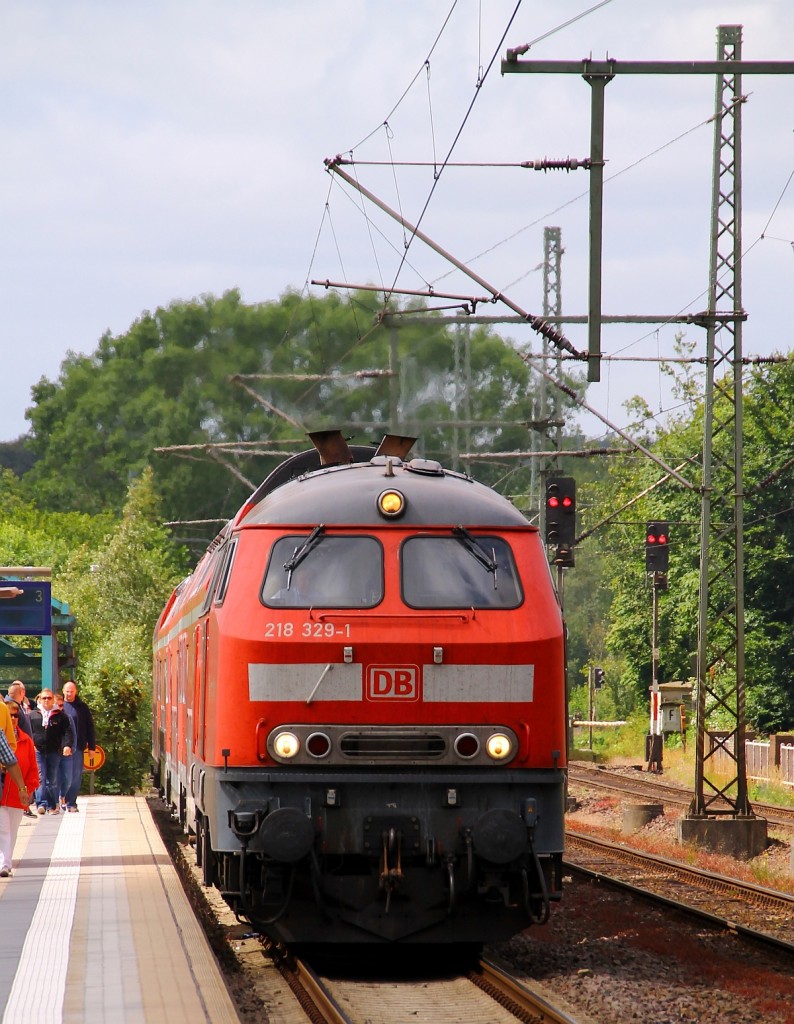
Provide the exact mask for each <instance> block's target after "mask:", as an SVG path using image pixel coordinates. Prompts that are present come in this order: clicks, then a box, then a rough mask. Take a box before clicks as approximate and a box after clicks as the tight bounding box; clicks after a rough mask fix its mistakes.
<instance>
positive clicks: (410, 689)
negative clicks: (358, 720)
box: [367, 665, 419, 700]
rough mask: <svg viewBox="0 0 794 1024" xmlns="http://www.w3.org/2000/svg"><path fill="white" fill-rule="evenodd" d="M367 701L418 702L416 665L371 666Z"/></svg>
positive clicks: (417, 670)
mask: <svg viewBox="0 0 794 1024" xmlns="http://www.w3.org/2000/svg"><path fill="white" fill-rule="evenodd" d="M367 700H419V669H418V668H417V667H416V665H371V666H370V668H369V670H368V671H367Z"/></svg>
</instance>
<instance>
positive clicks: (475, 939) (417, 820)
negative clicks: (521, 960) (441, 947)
mask: <svg viewBox="0 0 794 1024" xmlns="http://www.w3.org/2000/svg"><path fill="white" fill-rule="evenodd" d="M310 437H311V439H312V441H313V442H314V444H315V449H314V450H312V451H310V452H304V453H301V454H300V455H297V456H294V457H293V458H292V459H289V460H287V461H286V462H285V463H283V464H282V465H281V466H280V467H279V468H278V469H276V470H275V471H274V472H273V473H272V474H271V475H270V477H268V478H267V480H266V481H265V482H264V483H263V484H262V485H261V487H260V488H259V489H258V490H257V491H256V492H255V493H254V494H253V495H252V497H251V499H249V501H248V502H247V503H246V505H244V506H243V508H242V509H241V510H240V512H239V513H238V514H237V516H236V517H235V519H234V520H232V521H231V522H230V523H229V524H228V525H227V526H226V527H225V528H224V530H223V531H222V532H221V533H220V534H219V535H218V537H217V538H216V539H215V541H213V543H212V545H211V546H210V548H209V549H208V551H207V552H206V554H205V555H204V557H203V558H202V559H201V561H200V562H199V564H198V566H197V568H196V571H195V572H194V573H193V575H192V576H190V577H188V579H187V580H185V581H184V582H183V583H182V584H180V586H179V587H178V588H177V589H176V591H175V592H174V593H173V594H172V596H171V598H170V599H169V602H168V604H167V605H166V607H165V609H164V610H163V612H162V614H161V616H160V620H159V622H158V625H157V629H156V632H155V658H154V720H153V751H154V759H155V763H156V766H157V772H158V777H159V780H160V784H161V788H162V790H163V791H164V794H165V796H166V798H167V799H168V801H169V802H170V803H171V804H172V806H173V807H174V810H175V813H178V814H179V816H180V819H181V820H182V822H183V824H184V826H185V827H186V828H187V829H189V830H190V831H191V832H195V835H196V844H197V854H198V858H199V862H200V864H201V866H202V869H203V872H204V878H205V881H206V882H207V883H208V884H215V885H217V886H218V887H219V888H220V890H221V891H222V893H223V894H224V896H225V897H226V899H227V900H228V901H229V903H230V904H231V905H232V906H233V907H234V908H235V909H236V910H237V912H238V913H239V914H240V915H241V916H243V917H245V918H247V919H248V920H250V921H251V922H252V924H253V925H254V926H255V927H257V928H259V929H260V930H262V931H263V932H266V933H268V934H269V935H271V936H272V937H273V938H275V939H278V940H281V941H285V942H293V943H294V942H310V943H329V942H359V943H364V942H402V943H452V942H465V943H480V942H490V941H498V940H500V939H503V938H505V937H507V936H509V935H511V934H513V933H514V932H516V931H517V930H520V929H522V928H524V927H526V925H528V924H529V923H531V922H532V921H543V920H545V919H546V917H547V916H548V912H549V904H550V902H551V901H553V900H555V899H557V898H559V895H560V891H561V856H562V849H563V802H564V777H565V753H566V738H565V680H564V641H563V622H562V617H561V613H560V608H559V603H558V601H557V598H556V594H555V592H554V588H553V584H552V581H551V576H550V573H549V569H548V564H547V561H546V558H545V552H544V549H543V545H542V542H541V539H540V536H539V534H538V531H537V529H536V528H535V527H533V526H530V525H529V524H528V523H527V521H526V520H525V519H524V517H523V516H522V515H521V514H520V513H519V512H518V511H517V510H516V509H515V508H514V507H513V506H512V505H511V504H510V502H509V501H507V500H506V499H504V498H502V497H500V496H499V495H497V494H496V493H495V492H494V491H492V490H491V489H490V488H488V487H485V486H484V485H482V484H479V483H477V482H475V481H474V480H472V479H471V478H470V477H468V476H465V475H463V474H460V473H455V472H450V471H448V470H444V469H442V467H441V466H440V465H439V464H438V463H436V462H433V461H430V460H424V459H416V458H414V459H410V460H408V459H407V456H408V454H409V451H410V445H411V443H412V441H413V439H406V438H398V437H395V436H392V435H389V436H387V437H386V438H384V441H383V442H382V444H381V445H380V447H379V448H378V449H377V450H375V449H374V448H370V447H367V446H351V447H350V448H348V446H347V444H346V442H345V441H344V439H343V437H342V435H341V434H340V433H339V432H336V431H328V432H322V433H317V434H312V435H310Z"/></svg>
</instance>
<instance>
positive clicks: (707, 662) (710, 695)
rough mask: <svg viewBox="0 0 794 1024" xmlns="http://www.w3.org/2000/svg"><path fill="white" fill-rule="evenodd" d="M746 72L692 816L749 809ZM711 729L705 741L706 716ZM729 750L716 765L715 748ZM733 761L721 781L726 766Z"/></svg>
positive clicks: (710, 336)
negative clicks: (714, 727)
mask: <svg viewBox="0 0 794 1024" xmlns="http://www.w3.org/2000/svg"><path fill="white" fill-rule="evenodd" d="M741 45H742V29H741V25H720V26H719V28H718V30H717V47H718V53H717V59H718V60H726V61H730V60H735V61H741ZM742 103H743V98H742V94H741V75H740V74H738V73H737V74H731V73H730V72H728V73H724V74H721V75H718V76H717V85H716V103H715V118H714V171H713V182H712V211H711V252H710V263H709V305H708V310H707V312H706V315H705V316H704V318H703V322H704V323H705V326H706V332H707V333H706V356H707V378H706V394H705V426H704V441H703V475H702V485H703V490H702V498H701V535H700V542H701V556H700V557H701V562H700V595H699V608H698V649H697V679H698V693H697V738H696V743H697V746H696V763H695V792H694V797H693V800H692V805H691V807H690V815H695V816H699V817H713V816H714V817H716V816H726V815H728V816H734V817H736V816H740V815H741V816H752V815H753V810H752V807H751V805H750V803H749V801H748V797H747V777H746V764H745V746H744V744H745V675H744V673H745V667H744V548H743V541H742V531H743V515H744V510H743V485H742V476H743V473H742V323H743V321H744V320H745V312H744V310H743V308H742V287H741V281H742V265H741V252H742V211H741V191H742V181H741V137H742V136H741V112H742ZM710 718H713V719H716V720H717V721H718V722H719V724H720V725H721V726H723V727H724V728H723V729H721V730H720V731H719V732H717V733H716V734H715V733H712V735H713V736H715V737H716V739H715V742H714V745H713V746H712V747H710V749H708V750H707V749H706V724H707V721H708V720H709V719H710ZM720 751H724V752H725V754H726V755H727V762H726V758H720V762H721V764H720V765H719V767H720V768H721V769H722V771H721V772H719V773H718V772H717V770H716V769H717V766H718V765H717V756H716V755H717V753H718V752H720ZM726 763H728V764H729V765H730V766H731V771H730V778H729V779H728V781H726V780H725V772H724V766H725V764H726Z"/></svg>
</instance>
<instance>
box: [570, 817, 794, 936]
mask: <svg viewBox="0 0 794 1024" xmlns="http://www.w3.org/2000/svg"><path fill="white" fill-rule="evenodd" d="M565 864H566V867H567V868H568V869H570V870H574V871H578V872H580V873H582V874H587V875H589V876H590V877H592V878H596V879H598V880H603V881H606V882H608V883H609V884H613V885H618V886H620V887H622V888H625V889H629V890H631V891H634V892H638V893H640V894H641V895H643V896H645V897H649V898H652V899H653V900H655V901H657V902H662V903H665V904H666V905H668V906H672V907H675V908H676V909H680V910H682V911H683V912H685V913H688V914H696V915H697V916H699V917H701V918H703V919H706V920H708V921H709V922H710V923H712V924H715V925H717V926H721V927H724V928H726V929H729V930H730V931H732V932H736V933H737V934H740V935H742V936H744V937H745V938H748V939H751V940H752V941H754V942H759V943H763V944H765V945H770V946H775V947H777V948H779V949H781V950H783V951H784V952H787V953H792V954H794V896H789V895H788V894H787V893H781V892H778V891H777V890H774V889H766V888H764V887H762V886H759V885H754V884H752V883H750V882H743V881H740V880H739V879H735V878H729V877H727V876H725V875H719V874H716V873H714V872H710V871H706V870H703V869H702V868H696V867H691V866H689V865H685V864H682V863H681V862H679V861H674V860H668V859H667V858H665V857H657V856H655V855H652V854H648V853H641V852H639V851H636V850H630V849H627V848H626V847H625V846H623V845H620V844H618V843H613V842H610V841H608V840H606V839H597V838H595V837H593V836H587V835H583V834H581V833H577V832H573V831H571V830H568V831H567V832H566V860H565Z"/></svg>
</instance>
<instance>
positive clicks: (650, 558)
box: [645, 520, 670, 573]
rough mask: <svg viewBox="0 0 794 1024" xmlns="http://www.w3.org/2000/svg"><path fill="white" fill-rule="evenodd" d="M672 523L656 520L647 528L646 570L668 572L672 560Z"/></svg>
mask: <svg viewBox="0 0 794 1024" xmlns="http://www.w3.org/2000/svg"><path fill="white" fill-rule="evenodd" d="M669 544H670V524H669V523H668V522H667V521H666V520H654V521H653V522H650V523H648V525H647V527H646V529H645V571H646V572H662V573H666V572H667V567H668V565H669V562H670V548H669Z"/></svg>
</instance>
